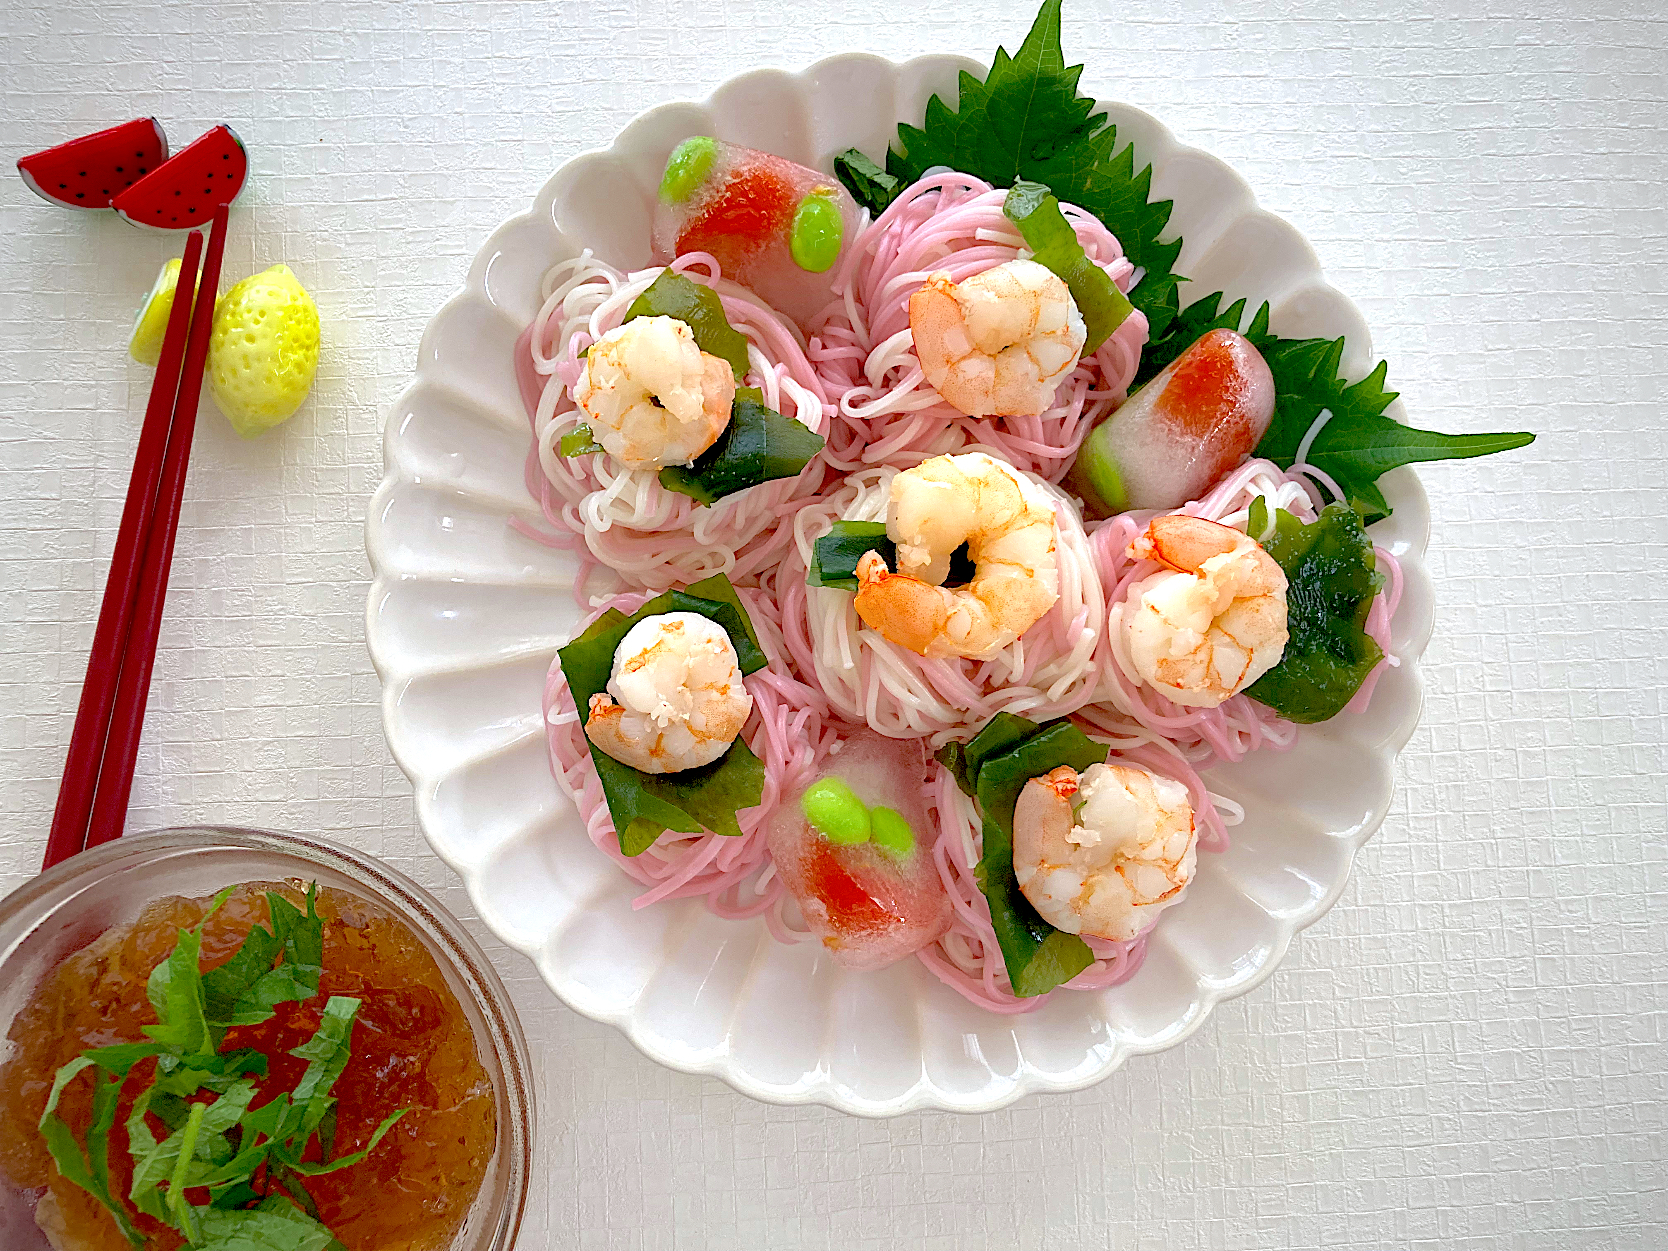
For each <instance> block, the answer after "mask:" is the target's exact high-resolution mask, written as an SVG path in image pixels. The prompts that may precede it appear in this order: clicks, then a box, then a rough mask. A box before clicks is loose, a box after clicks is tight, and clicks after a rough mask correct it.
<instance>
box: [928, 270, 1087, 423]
mask: <svg viewBox="0 0 1668 1251" xmlns="http://www.w3.org/2000/svg"><path fill="white" fill-rule="evenodd" d="M909 329H910V333H911V335H912V336H913V337H914V340H915V355H916V357H917V358H918V359H919V360H920V362H921V372H922V373H924V374H926V376H927V381H928V382H930V383H931V384H932V387H933V390H935V391H937V392H938V394H939V395H940V396H941V397H943V399H944V400H945V401H946V402H947V403H949V404H952V405H954V406H955V407H956V408H958V409H960V410H961V411H962V412H964V413H966V414H967V415H968V416H969V417H989V416H995V417H1016V416H1023V415H1029V414H1035V413H1040V412H1043V411H1045V410H1046V409H1047V408H1048V407H1049V405H1050V404H1052V403H1053V402H1054V392H1055V391H1056V390H1058V389H1059V386H1060V382H1061V380H1062V379H1064V378H1065V376H1066V375H1067V374H1068V373H1070V372H1071V370H1072V367H1073V366H1074V365H1076V364H1077V357H1078V354H1079V353H1080V352H1082V351H1083V341H1084V339H1085V337H1086V336H1087V333H1088V332H1087V331H1086V330H1085V329H1084V327H1083V314H1081V313H1080V312H1078V311H1077V303H1076V301H1074V300H1073V299H1072V298H1071V292H1070V291H1069V290H1068V289H1067V288H1066V284H1065V283H1064V282H1063V281H1061V279H1060V278H1059V277H1057V276H1056V275H1055V274H1054V273H1053V272H1052V271H1051V270H1049V269H1047V268H1046V267H1044V266H1042V265H1039V264H1038V263H1037V262H1036V261H1009V262H1008V263H1007V264H1005V265H998V266H996V267H995V268H994V269H987V270H985V271H984V272H983V273H980V274H974V275H973V276H972V277H971V278H968V279H966V280H965V281H963V282H960V283H952V282H951V281H950V275H949V274H948V273H947V272H945V271H943V270H940V271H939V272H937V273H935V274H933V275H932V276H931V277H930V278H928V279H927V281H926V284H925V285H924V286H922V288H921V289H920V290H919V291H917V292H916V293H915V294H914V295H912V296H910V297H909Z"/></svg>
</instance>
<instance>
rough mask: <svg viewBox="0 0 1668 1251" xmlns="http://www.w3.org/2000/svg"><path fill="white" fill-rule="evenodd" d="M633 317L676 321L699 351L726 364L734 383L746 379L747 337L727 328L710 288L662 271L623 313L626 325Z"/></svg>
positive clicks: (728, 324)
mask: <svg viewBox="0 0 1668 1251" xmlns="http://www.w3.org/2000/svg"><path fill="white" fill-rule="evenodd" d="M634 317H676V318H677V319H678V320H679V321H681V322H683V323H684V325H686V326H688V327H689V329H690V330H691V331H692V332H693V333H694V335H695V343H696V346H698V347H699V348H700V349H701V351H703V352H707V353H709V354H711V355H713V356H716V357H717V358H718V359H719V360H721V361H728V362H729V365H730V368H731V369H732V370H734V371H735V375H736V381H737V382H740V381H741V380H742V379H743V378H745V377H746V376H747V336H746V335H744V334H742V333H741V331H739V330H737V329H736V328H735V327H734V326H732V325H730V319H729V318H727V317H725V316H724V304H723V301H721V300H720V299H719V298H718V292H716V291H714V290H713V289H712V288H711V287H705V286H702V285H701V284H700V283H698V282H696V281H694V280H693V279H691V278H685V277H684V276H683V275H682V274H674V273H673V272H672V271H671V270H669V269H667V270H662V271H661V274H660V277H658V278H656V279H655V280H654V281H653V282H651V283H650V284H649V285H648V286H647V287H646V288H644V290H643V294H642V295H640V296H638V297H637V298H636V299H635V300H633V301H632V302H631V307H630V308H628V309H626V314H625V321H630V320H631V319H632V318H634ZM621 324H622V325H624V324H625V322H624V321H623V322H621Z"/></svg>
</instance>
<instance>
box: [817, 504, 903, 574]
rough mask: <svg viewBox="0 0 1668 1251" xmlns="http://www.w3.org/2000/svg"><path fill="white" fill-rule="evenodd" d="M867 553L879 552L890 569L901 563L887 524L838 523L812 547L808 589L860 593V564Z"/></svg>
mask: <svg viewBox="0 0 1668 1251" xmlns="http://www.w3.org/2000/svg"><path fill="white" fill-rule="evenodd" d="M867 552H879V553H880V558H881V559H882V560H884V561H885V562H886V567H887V568H888V569H891V568H893V567H894V566H896V565H897V563H898V549H897V545H896V544H894V543H893V542H892V540H891V539H889V538H887V537H886V523H885V522H884V521H836V522H835V523H834V528H833V529H832V530H830V531H829V532H828V533H827V534H825V535H823V536H822V537H821V538H820V539H818V540H817V541H816V542H815V543H814V544H812V546H811V567H810V568H809V569H807V570H806V571H805V585H806V586H829V587H833V588H835V589H836V590H841V591H855V590H856V589H857V562H858V561H860V560H862V559H863V556H864V554H865V553H867Z"/></svg>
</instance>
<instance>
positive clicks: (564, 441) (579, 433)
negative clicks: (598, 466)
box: [556, 422, 603, 456]
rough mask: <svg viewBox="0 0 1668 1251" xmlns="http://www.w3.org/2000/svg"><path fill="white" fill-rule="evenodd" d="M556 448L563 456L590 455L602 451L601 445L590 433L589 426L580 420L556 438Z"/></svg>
mask: <svg viewBox="0 0 1668 1251" xmlns="http://www.w3.org/2000/svg"><path fill="white" fill-rule="evenodd" d="M556 450H557V452H559V453H560V454H561V455H563V456H590V455H591V454H592V453H594V452H600V451H602V450H603V447H602V444H600V443H598V442H597V441H596V438H595V437H594V436H593V435H592V433H591V428H590V427H589V426H587V425H586V424H585V423H584V422H580V423H579V424H578V425H577V426H575V427H574V428H573V429H572V430H569V431H568V432H567V433H566V434H564V435H563V436H562V437H561V438H559V439H557V440H556Z"/></svg>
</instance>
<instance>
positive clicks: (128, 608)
mask: <svg viewBox="0 0 1668 1251" xmlns="http://www.w3.org/2000/svg"><path fill="white" fill-rule="evenodd" d="M226 217H227V210H226V209H225V208H224V207H222V208H220V209H219V210H218V211H217V212H216V213H215V215H214V224H213V227H212V229H211V230H210V233H209V242H208V255H207V256H206V257H204V256H203V236H202V232H201V231H196V230H193V231H192V232H191V234H190V236H189V238H187V240H186V245H185V257H184V258H183V259H182V260H181V262H180V274H179V285H178V286H177V287H176V288H175V291H174V307H173V311H172V312H170V313H169V315H168V329H167V332H166V333H165V334H164V336H163V339H162V358H161V360H160V361H158V363H157V369H156V378H155V380H154V381H153V382H152V383H151V397H150V401H149V403H148V404H146V406H145V422H144V425H143V427H142V428H141V429H140V432H139V446H138V448H137V450H136V451H135V452H134V458H133V474H132V476H131V477H130V478H129V479H128V484H127V502H126V504H124V505H123V507H122V523H121V527H120V529H118V530H117V532H116V551H115V555H114V556H113V557H112V558H111V562H110V577H109V579H108V580H107V581H106V582H105V585H104V603H103V604H102V605H101V606H100V608H99V614H98V627H97V629H96V630H95V631H94V633H93V649H92V654H91V655H90V656H88V658H87V677H86V680H85V681H84V682H83V683H82V686H81V703H80V706H79V707H78V708H77V709H76V713H75V730H74V732H73V733H72V734H71V736H70V745H69V754H68V756H67V757H66V758H65V760H64V779H63V784H62V786H61V787H60V788H59V791H58V807H57V809H56V810H55V811H54V812H53V814H52V833H51V834H50V835H49V836H48V838H47V842H46V858H45V861H44V862H43V863H42V865H41V868H42V869H50V868H51V867H52V866H53V865H55V864H57V863H58V862H59V861H61V860H67V859H68V858H69V857H71V856H73V855H75V854H76V853H77V852H79V851H81V850H83V849H84V848H87V847H96V846H98V845H99V844H100V843H107V842H109V841H110V840H111V839H113V838H119V837H120V836H121V833H122V826H123V824H124V823H125V822H126V820H127V800H128V794H129V792H130V791H131V790H132V788H133V764H134V760H135V758H136V756H137V755H138V751H139V735H140V732H141V730H142V729H143V727H144V724H145V703H146V700H147V698H148V696H149V694H150V685H151V666H152V664H153V663H154V662H155V660H156V640H157V634H158V632H159V631H160V630H161V627H162V609H163V604H164V602H165V601H166V599H167V596H168V570H169V566H170V565H172V563H173V559H174V536H175V534H176V533H177V532H178V529H179V520H180V502H181V500H182V499H183V497H184V495H185V470H186V465H187V463H188V462H189V460H190V457H191V437H192V434H193V433H194V432H195V430H196V427H197V401H198V398H199V397H200V395H201V394H202V389H203V367H204V364H205V363H206V362H207V360H208V349H209V333H210V331H211V329H212V328H213V322H214V301H215V296H216V294H217V293H218V291H219V288H220V261H221V257H222V255H223V254H224V252H225V250H226ZM200 257H201V258H202V280H201V282H199V281H198V274H197V262H198V259H199V258H200ZM193 291H195V292H196V298H195V299H193V298H192V292H193Z"/></svg>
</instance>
